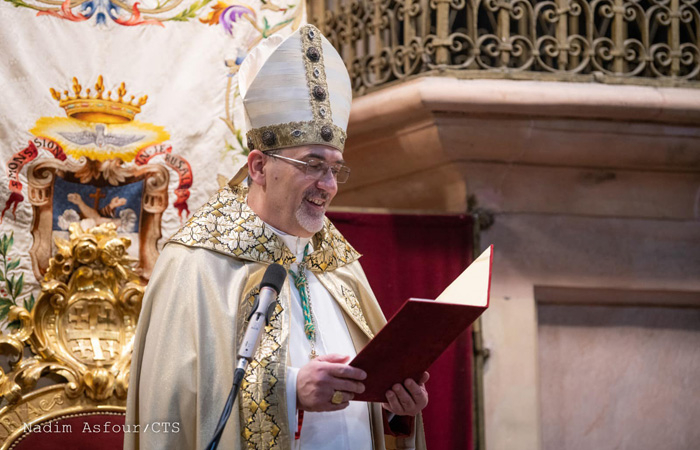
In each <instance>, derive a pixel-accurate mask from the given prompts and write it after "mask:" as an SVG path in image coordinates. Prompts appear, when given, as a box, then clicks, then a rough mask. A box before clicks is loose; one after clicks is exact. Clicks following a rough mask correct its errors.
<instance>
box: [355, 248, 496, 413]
mask: <svg viewBox="0 0 700 450" xmlns="http://www.w3.org/2000/svg"><path fill="white" fill-rule="evenodd" d="M492 261H493V246H490V247H489V248H488V249H486V251H484V253H482V254H481V256H479V257H478V258H477V259H476V260H475V261H474V262H473V263H471V265H470V266H469V267H467V269H466V270H465V271H464V272H462V274H461V275H460V276H459V277H457V279H455V280H454V281H453V282H452V283H451V284H450V285H449V286H448V287H447V289H445V290H444V291H443V292H442V294H440V295H439V296H438V298H437V299H436V300H423V299H416V298H411V299H408V300H407V301H406V303H404V304H403V306H402V307H401V309H399V311H398V312H397V313H396V314H394V316H393V317H392V318H391V319H389V322H388V323H387V324H386V325H385V326H384V328H382V329H381V330H379V333H377V335H376V336H375V337H374V339H372V340H371V341H370V342H369V343H368V344H367V345H366V346H365V347H364V348H363V349H362V350H361V351H360V353H358V355H357V356H356V357H355V359H353V360H352V361H351V362H350V365H351V366H353V367H358V368H360V369H362V370H364V371H365V372H367V379H366V380H365V381H364V384H365V392H363V393H362V394H356V395H355V398H354V399H353V400H360V401H366V402H384V401H386V395H385V394H386V391H388V390H389V389H391V387H392V386H393V385H394V384H396V383H403V381H404V380H406V379H407V378H413V379H414V380H419V379H420V377H421V375H423V372H425V371H427V370H428V368H429V367H430V365H431V364H432V363H433V362H435V360H436V359H438V357H439V356H440V355H441V354H442V352H444V351H445V349H447V347H448V346H449V345H450V344H451V343H452V342H453V341H454V340H455V339H457V337H458V336H459V335H460V334H461V333H462V332H463V331H464V330H466V329H467V328H468V327H469V325H471V324H472V323H473V322H474V321H475V320H476V319H477V318H478V317H479V316H480V315H481V313H483V312H484V311H485V310H486V308H488V306H489V294H490V290H491V265H492Z"/></svg>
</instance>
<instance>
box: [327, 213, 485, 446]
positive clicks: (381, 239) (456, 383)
mask: <svg viewBox="0 0 700 450" xmlns="http://www.w3.org/2000/svg"><path fill="white" fill-rule="evenodd" d="M328 216H329V218H330V219H331V221H332V222H333V223H334V224H335V225H336V227H338V229H339V230H340V232H341V233H343V235H344V236H345V237H346V238H347V240H348V241H349V242H350V243H351V244H352V245H353V246H354V247H355V249H357V251H359V252H360V253H362V255H363V256H362V258H361V259H360V262H361V263H362V267H363V268H364V270H365V272H366V273H367V278H368V279H369V282H370V284H371V285H372V289H373V290H374V293H375V294H376V296H377V298H378V300H379V304H380V305H381V307H382V310H383V311H384V314H385V315H386V316H387V318H389V317H391V316H392V315H393V314H394V313H395V312H396V310H397V309H398V308H399V307H400V306H401V305H402V304H403V302H404V301H405V300H406V299H408V298H410V297H415V298H427V299H434V298H435V297H437V296H438V295H439V294H440V293H441V292H442V290H443V289H444V288H445V287H447V286H448V285H449V284H450V282H451V281H452V280H454V279H455V278H456V277H457V276H458V275H459V274H460V273H461V272H462V271H463V270H464V269H465V268H466V267H467V266H468V265H469V263H470V262H471V260H472V245H473V227H472V220H471V217H470V216H467V215H461V216H426V215H420V216H419V215H400V214H359V213H340V212H332V213H329V214H328ZM471 364H472V340H471V331H470V330H467V331H465V332H464V333H463V334H462V335H461V336H460V337H459V338H458V339H457V340H456V341H455V342H454V343H452V345H451V346H450V347H449V348H448V349H447V350H446V351H445V353H443V354H442V356H441V357H440V358H439V359H438V360H437V361H436V362H435V363H434V364H433V365H432V367H431V368H430V381H429V382H428V385H427V388H428V394H429V396H430V402H429V404H428V406H427V408H426V409H425V411H424V413H423V417H424V420H425V434H426V440H427V445H428V448H429V449H430V450H455V449H460V450H461V449H464V450H469V449H472V448H473V442H474V439H473V435H472V431H473V430H472V414H473V413H472V369H471Z"/></svg>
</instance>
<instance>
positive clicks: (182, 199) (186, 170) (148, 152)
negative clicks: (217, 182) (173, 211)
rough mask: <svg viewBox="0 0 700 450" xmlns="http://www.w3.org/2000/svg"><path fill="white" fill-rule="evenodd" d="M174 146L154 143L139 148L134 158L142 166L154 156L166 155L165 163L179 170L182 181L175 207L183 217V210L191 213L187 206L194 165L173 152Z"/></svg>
mask: <svg viewBox="0 0 700 450" xmlns="http://www.w3.org/2000/svg"><path fill="white" fill-rule="evenodd" d="M172 151H173V148H172V147H171V146H169V145H164V144H160V145H153V146H151V147H146V148H144V149H141V150H139V152H138V153H137V154H136V158H134V162H135V163H136V164H137V165H139V166H142V165H144V164H148V162H149V161H150V160H151V158H153V157H154V156H158V155H165V164H166V165H167V166H168V167H170V168H171V169H173V170H174V171H175V172H177V174H178V177H179V178H180V183H179V184H178V186H177V189H175V196H176V199H175V204H174V205H173V206H175V208H177V212H178V216H180V219H182V212H183V211H185V212H187V215H189V214H190V209H189V208H188V207H187V199H189V198H190V188H191V187H192V167H190V163H189V162H187V160H186V159H185V158H183V157H182V156H180V155H176V154H174V153H172Z"/></svg>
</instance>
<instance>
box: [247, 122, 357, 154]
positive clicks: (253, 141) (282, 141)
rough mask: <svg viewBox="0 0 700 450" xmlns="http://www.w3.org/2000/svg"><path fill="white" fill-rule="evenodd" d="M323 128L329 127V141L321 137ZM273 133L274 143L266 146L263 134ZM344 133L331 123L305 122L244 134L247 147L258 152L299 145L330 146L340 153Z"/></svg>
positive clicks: (343, 146)
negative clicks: (330, 132) (331, 135)
mask: <svg viewBox="0 0 700 450" xmlns="http://www.w3.org/2000/svg"><path fill="white" fill-rule="evenodd" d="M323 127H329V128H330V130H331V131H332V133H333V137H332V138H331V140H330V141H327V140H325V139H324V138H323V136H322V135H321V133H322V131H323ZM268 131H271V132H273V133H274V136H275V137H274V143H273V144H271V145H268V144H266V143H265V142H264V141H265V140H264V139H263V135H264V134H265V132H268ZM346 136H347V135H346V133H345V131H344V130H343V129H342V128H340V127H339V126H337V125H336V124H334V123H332V122H325V121H324V122H320V121H313V120H309V121H306V122H287V123H280V124H277V125H268V126H265V127H259V128H254V129H252V130H250V131H248V132H247V133H246V138H247V139H248V145H249V147H250V148H251V149H257V150H260V151H263V152H264V151H268V150H276V149H278V148H286V147H297V146H300V145H311V144H320V145H330V146H331V147H335V148H337V149H338V150H340V151H343V149H344V148H345V139H346Z"/></svg>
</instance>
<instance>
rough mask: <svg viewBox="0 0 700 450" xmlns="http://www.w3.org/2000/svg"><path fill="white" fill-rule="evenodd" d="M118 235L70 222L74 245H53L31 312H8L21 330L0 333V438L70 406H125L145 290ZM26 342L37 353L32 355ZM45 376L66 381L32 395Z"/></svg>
mask: <svg viewBox="0 0 700 450" xmlns="http://www.w3.org/2000/svg"><path fill="white" fill-rule="evenodd" d="M115 230H116V228H115V225H114V224H112V223H105V224H102V225H100V226H98V227H95V228H93V229H91V230H89V231H86V230H83V229H82V228H80V225H79V224H77V223H74V224H72V225H71V227H70V241H65V240H61V239H57V240H56V247H57V249H58V253H57V254H56V256H55V257H54V258H52V259H51V261H50V264H49V267H48V270H47V272H46V276H45V277H44V281H43V283H42V290H41V294H40V295H39V298H38V299H37V301H36V304H35V305H34V308H33V309H32V311H31V313H29V312H28V311H27V310H25V309H24V308H20V307H13V308H12V310H11V311H10V320H17V319H19V320H20V321H21V325H20V327H19V328H18V329H17V330H16V331H14V332H12V333H10V334H0V350H1V351H2V354H3V355H4V356H7V357H9V359H10V366H11V368H12V370H11V371H10V372H9V373H7V374H5V373H2V372H0V395H2V399H3V401H4V407H3V408H2V409H0V437H1V436H2V435H3V433H6V435H8V436H9V435H10V434H12V433H13V432H14V431H16V430H15V428H16V427H14V425H13V424H17V423H19V424H21V423H28V422H31V421H32V420H33V419H34V418H35V416H37V417H42V418H43V419H46V415H47V414H53V413H57V411H59V410H60V411H62V412H66V408H68V409H70V411H71V412H75V411H81V410H86V409H90V408H92V409H95V408H97V409H99V407H100V405H112V406H119V407H120V408H121V409H123V407H124V404H125V402H126V391H127V387H128V372H129V366H130V361H131V346H132V345H133V335H134V332H135V330H136V322H137V320H138V315H139V311H140V309H141V299H142V297H143V286H142V285H141V283H140V281H139V277H138V275H137V274H136V272H135V271H134V268H133V263H134V261H132V260H130V259H129V258H128V256H127V255H126V250H127V248H128V247H129V245H130V241H129V239H127V238H124V237H119V236H118V235H117V233H116V231H115ZM27 344H28V345H29V346H30V347H31V350H32V351H33V353H34V355H32V356H29V357H28V356H26V355H25V352H24V348H25V345H27ZM44 376H51V377H54V378H55V377H58V378H61V379H63V380H64V383H62V384H60V385H58V386H50V387H49V388H43V389H40V390H38V391H36V392H31V391H32V390H33V389H34V388H35V386H36V383H37V381H38V380H39V378H40V377H44ZM71 408H72V409H71ZM57 414H58V413H57ZM43 419H42V420H43Z"/></svg>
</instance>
